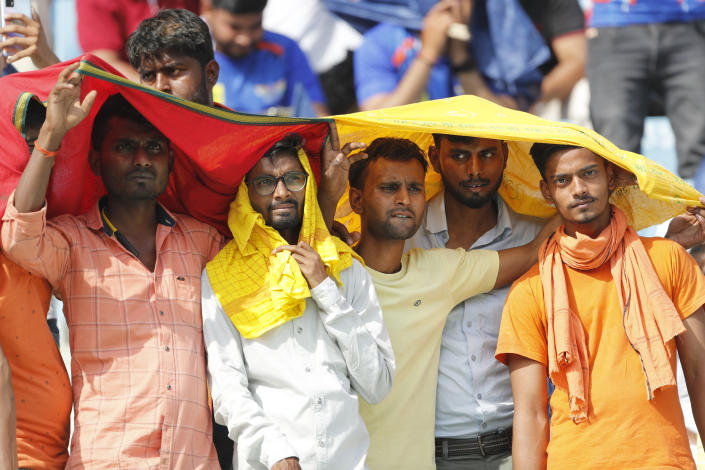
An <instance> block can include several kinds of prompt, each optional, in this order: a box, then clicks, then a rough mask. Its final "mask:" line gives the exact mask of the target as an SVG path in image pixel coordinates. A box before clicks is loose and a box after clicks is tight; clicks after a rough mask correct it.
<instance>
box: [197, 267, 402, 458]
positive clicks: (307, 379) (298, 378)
mask: <svg viewBox="0 0 705 470" xmlns="http://www.w3.org/2000/svg"><path fill="white" fill-rule="evenodd" d="M340 278H341V281H342V284H343V286H342V288H338V286H337V285H336V283H335V281H333V280H332V279H331V278H328V279H326V280H325V281H323V282H322V283H321V284H319V285H318V286H316V287H315V288H313V289H311V297H310V298H308V299H306V309H305V311H304V313H303V315H302V316H301V317H299V318H296V319H294V320H291V321H288V322H286V323H284V324H283V325H280V326H278V327H276V328H274V329H272V330H270V331H268V332H267V333H265V334H263V335H262V336H260V337H258V338H253V339H244V338H242V336H241V335H240V334H239V333H238V331H237V330H236V329H235V327H234V326H233V324H232V322H231V321H230V319H229V318H228V316H227V315H226V314H225V312H224V310H223V308H222V306H221V304H220V302H219V301H218V299H217V297H216V296H215V294H214V292H213V289H212V287H211V285H210V281H209V279H208V274H207V272H206V271H205V270H204V271H203V276H202V279H201V284H202V292H201V294H202V297H203V307H202V310H203V336H204V339H205V344H206V353H207V356H208V381H209V384H210V387H211V388H210V390H211V394H212V396H213V410H214V414H215V420H216V421H217V422H218V423H221V424H224V425H225V426H227V427H228V430H229V435H230V438H231V439H233V440H234V441H236V442H237V452H236V455H235V457H234V458H233V464H234V468H237V469H239V470H245V469H252V470H260V469H269V468H271V466H272V465H274V464H275V463H276V462H278V461H279V460H282V459H284V458H287V457H298V458H299V461H300V465H301V467H302V468H304V469H316V470H340V469H346V470H347V469H349V470H362V469H366V468H367V467H366V466H365V458H366V456H367V450H368V447H369V435H368V433H367V430H366V428H365V425H364V423H363V421H362V418H361V417H360V414H359V412H358V394H359V395H360V396H361V397H363V398H364V399H365V400H366V401H368V402H371V403H377V402H379V401H380V400H382V399H383V398H384V397H386V396H387V394H388V393H389V391H390V390H391V388H392V377H393V375H394V354H393V352H392V345H391V342H390V339H389V334H388V333H387V329H386V327H385V326H384V323H383V321H382V311H381V308H380V306H379V302H378V300H377V295H376V293H375V290H374V286H373V284H372V280H371V279H370V275H369V274H368V273H367V271H366V270H365V268H363V267H362V265H361V264H360V263H358V262H357V261H356V260H353V264H352V266H351V267H350V268H348V269H345V270H343V271H342V272H341V273H340Z"/></svg>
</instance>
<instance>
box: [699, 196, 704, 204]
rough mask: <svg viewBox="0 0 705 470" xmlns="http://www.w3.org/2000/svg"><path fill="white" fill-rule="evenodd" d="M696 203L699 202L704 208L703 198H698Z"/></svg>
mask: <svg viewBox="0 0 705 470" xmlns="http://www.w3.org/2000/svg"><path fill="white" fill-rule="evenodd" d="M698 202H699V203H700V204H701V205H703V206H705V197H703V196H700V197H699V198H698Z"/></svg>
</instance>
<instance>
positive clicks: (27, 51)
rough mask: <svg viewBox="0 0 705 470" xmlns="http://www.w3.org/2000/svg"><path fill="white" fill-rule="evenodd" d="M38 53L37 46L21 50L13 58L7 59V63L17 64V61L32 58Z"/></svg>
mask: <svg viewBox="0 0 705 470" xmlns="http://www.w3.org/2000/svg"><path fill="white" fill-rule="evenodd" d="M36 51H37V46H30V47H27V48H25V49H20V50H18V51H17V52H15V53H14V54H12V56H10V57H8V58H7V61H8V62H9V63H13V62H16V61H18V60H20V59H21V58H23V57H29V56H31V55H32V54H34V53H35V52H36Z"/></svg>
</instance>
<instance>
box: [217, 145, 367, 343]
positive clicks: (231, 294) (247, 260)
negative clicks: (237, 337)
mask: <svg viewBox="0 0 705 470" xmlns="http://www.w3.org/2000/svg"><path fill="white" fill-rule="evenodd" d="M298 157H299V161H300V162H301V165H302V166H303V168H304V171H305V172H306V174H307V175H308V182H307V183H306V198H305V200H304V213H303V219H302V222H301V231H300V232H299V241H301V240H303V241H305V242H306V243H308V244H309V245H311V247H313V249H314V250H316V252H317V253H318V254H319V256H320V257H321V259H322V260H323V264H324V265H325V267H326V271H327V272H328V275H329V276H333V278H334V279H335V280H336V281H337V282H338V284H341V282H340V272H341V271H342V270H343V269H345V268H348V267H350V266H351V265H352V258H353V256H354V257H355V258H357V259H358V261H360V262H361V261H362V260H360V258H359V257H358V256H357V254H356V253H355V252H354V251H353V250H352V249H351V248H350V247H349V246H347V245H346V244H345V243H344V242H342V241H341V240H340V239H338V238H337V237H334V236H332V235H331V234H330V233H329V232H328V228H327V227H326V224H325V222H324V221H323V216H322V215H321V210H320V208H319V207H318V201H317V199H316V181H315V179H314V176H313V173H312V171H311V166H310V165H309V162H308V157H307V156H306V153H305V152H304V151H303V150H299V153H298ZM228 226H229V227H230V231H231V232H232V234H233V239H232V240H231V241H230V242H228V244H227V245H226V246H225V247H224V248H223V249H222V250H221V251H220V253H218V254H217V255H216V256H215V258H213V260H212V261H210V262H209V263H208V264H207V265H206V270H207V272H208V278H209V279H210V283H211V286H212V287H213V291H214V292H215V295H216V296H217V297H218V300H219V301H220V304H221V305H222V306H223V309H224V310H225V313H227V315H228V316H229V317H230V320H231V321H232V322H233V325H235V328H237V329H238V331H239V332H240V334H241V335H242V336H243V338H257V337H258V336H261V335H263V334H264V333H266V332H267V331H269V330H271V329H272V328H276V327H277V326H279V325H281V324H283V323H285V322H287V321H289V320H292V319H294V318H297V317H299V316H301V315H302V314H303V313H304V309H305V308H306V298H307V297H310V296H311V292H310V291H309V288H308V283H307V282H306V279H305V278H304V276H303V274H302V273H301V270H300V269H299V265H298V263H297V262H296V260H294V258H293V257H292V256H291V252H289V251H286V250H285V251H281V252H279V253H277V254H276V255H272V250H274V249H275V248H276V247H278V246H282V245H288V244H289V243H288V242H287V241H286V240H284V238H282V236H281V235H280V234H279V232H277V231H276V230H275V229H273V228H272V227H270V226H268V225H266V224H265V222H264V218H263V217H262V214H260V213H259V212H257V211H255V210H254V209H253V208H252V205H251V204H250V197H249V193H248V189H247V184H246V183H245V182H244V180H243V182H242V183H241V184H240V187H239V189H238V192H237V196H235V200H233V202H232V204H230V212H229V213H228Z"/></svg>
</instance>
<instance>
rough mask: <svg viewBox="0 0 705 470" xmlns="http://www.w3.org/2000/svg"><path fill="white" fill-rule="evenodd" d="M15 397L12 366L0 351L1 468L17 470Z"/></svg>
mask: <svg viewBox="0 0 705 470" xmlns="http://www.w3.org/2000/svg"><path fill="white" fill-rule="evenodd" d="M15 427H16V417H15V395H14V392H13V389H12V379H11V376H10V366H9V364H8V363H7V359H6V358H5V355H4V354H3V353H2V350H1V349H0V468H3V469H10V470H14V469H16V468H17V441H16V437H15Z"/></svg>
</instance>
